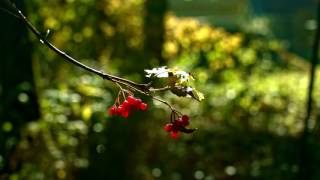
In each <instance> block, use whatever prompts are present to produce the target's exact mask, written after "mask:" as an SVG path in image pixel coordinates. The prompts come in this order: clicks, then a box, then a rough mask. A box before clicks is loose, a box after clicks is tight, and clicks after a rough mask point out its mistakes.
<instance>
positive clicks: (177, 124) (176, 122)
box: [173, 118, 183, 127]
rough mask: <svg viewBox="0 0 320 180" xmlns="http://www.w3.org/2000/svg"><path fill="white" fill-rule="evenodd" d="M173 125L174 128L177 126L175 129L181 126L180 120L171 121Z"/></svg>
mask: <svg viewBox="0 0 320 180" xmlns="http://www.w3.org/2000/svg"><path fill="white" fill-rule="evenodd" d="M173 124H174V125H175V126H177V127H181V126H183V122H182V119H181V118H179V119H177V120H174V121H173Z"/></svg>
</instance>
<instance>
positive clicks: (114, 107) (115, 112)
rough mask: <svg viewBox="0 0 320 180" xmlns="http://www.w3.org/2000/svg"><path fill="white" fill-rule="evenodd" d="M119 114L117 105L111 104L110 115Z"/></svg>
mask: <svg viewBox="0 0 320 180" xmlns="http://www.w3.org/2000/svg"><path fill="white" fill-rule="evenodd" d="M116 114H117V107H116V106H111V107H110V108H109V115H110V116H114V115H116Z"/></svg>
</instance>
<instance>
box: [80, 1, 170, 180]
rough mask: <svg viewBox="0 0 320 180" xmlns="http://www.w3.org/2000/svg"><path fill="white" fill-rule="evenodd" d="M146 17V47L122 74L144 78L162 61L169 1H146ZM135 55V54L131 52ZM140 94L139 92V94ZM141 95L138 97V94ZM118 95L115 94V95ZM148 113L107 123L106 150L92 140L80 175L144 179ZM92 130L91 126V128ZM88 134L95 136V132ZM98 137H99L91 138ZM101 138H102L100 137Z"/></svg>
mask: <svg viewBox="0 0 320 180" xmlns="http://www.w3.org/2000/svg"><path fill="white" fill-rule="evenodd" d="M144 7H145V12H146V13H145V17H144V35H145V42H144V44H145V46H144V49H143V52H136V57H138V58H132V57H131V59H130V57H126V58H127V59H130V61H129V62H126V63H125V64H124V66H123V67H122V68H121V69H120V70H119V71H120V72H121V74H126V75H131V74H132V73H136V72H138V73H139V75H140V77H141V79H143V77H144V74H143V70H144V69H145V68H149V66H150V64H151V63H150V60H152V59H157V61H159V62H160V63H163V58H162V56H161V52H162V45H163V41H164V38H163V37H164V31H165V30H164V22H163V21H164V14H165V12H166V10H167V2H166V0H146V1H145V6H144ZM131 56H133V57H134V56H135V55H131ZM137 96H138V94H137ZM138 97H139V96H138ZM114 98H116V94H114ZM148 117H150V116H149V115H148V112H135V113H133V115H132V116H130V118H129V119H123V118H118V117H115V118H112V119H111V120H110V121H109V122H107V129H106V142H105V143H104V144H105V152H103V153H100V154H99V153H98V152H97V145H98V144H99V143H102V144H103V142H101V141H100V142H99V140H97V141H96V142H93V141H89V143H90V145H89V146H90V152H89V156H90V157H89V161H90V166H89V168H88V169H87V170H86V171H82V172H81V173H80V174H79V176H78V178H80V179H88V178H90V177H96V179H138V180H140V179H143V178H145V174H143V173H144V172H145V158H146V156H147V154H146V153H147V152H146V149H147V144H145V141H148V140H147V138H148V137H147V136H145V134H147V131H150V130H148V129H147V125H146V124H147V122H146V121H149V119H147V118H148ZM91 129H92V128H91ZM90 134H91V135H89V137H94V132H91V133H90ZM92 139H99V138H92ZM100 140H101V139H100Z"/></svg>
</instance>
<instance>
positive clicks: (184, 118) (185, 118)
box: [181, 115, 189, 121]
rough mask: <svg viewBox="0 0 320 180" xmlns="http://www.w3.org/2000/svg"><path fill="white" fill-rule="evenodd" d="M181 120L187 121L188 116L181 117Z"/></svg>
mask: <svg viewBox="0 0 320 180" xmlns="http://www.w3.org/2000/svg"><path fill="white" fill-rule="evenodd" d="M181 119H182V120H183V121H189V116H188V115H183V116H182V117H181Z"/></svg>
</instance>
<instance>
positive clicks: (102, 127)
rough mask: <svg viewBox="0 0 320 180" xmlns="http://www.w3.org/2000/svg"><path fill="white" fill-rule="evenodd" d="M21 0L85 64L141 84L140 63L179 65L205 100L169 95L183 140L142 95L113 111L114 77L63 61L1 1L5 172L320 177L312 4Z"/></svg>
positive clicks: (0, 172) (179, 178) (36, 177)
mask: <svg viewBox="0 0 320 180" xmlns="http://www.w3.org/2000/svg"><path fill="white" fill-rule="evenodd" d="M16 4H17V6H18V8H20V9H21V10H22V11H23V12H24V13H25V14H26V15H27V16H28V17H29V19H30V21H31V22H32V23H33V24H35V26H36V27H37V28H39V29H40V31H41V32H42V33H43V34H46V32H47V30H48V29H49V30H50V34H49V35H48V37H47V38H48V40H49V41H51V42H52V43H53V44H55V45H56V46H57V47H59V48H60V49H62V50H64V51H65V52H67V53H68V54H71V55H72V56H74V57H76V58H78V59H80V60H81V61H82V62H84V63H86V64H88V65H90V66H92V67H96V68H97V69H101V70H103V71H105V72H109V73H112V74H116V75H119V76H121V77H125V78H128V79H131V80H134V81H137V82H145V78H144V72H143V71H144V69H146V68H153V67H158V66H164V65H165V66H168V67H180V68H182V69H184V70H186V71H188V72H191V73H192V74H193V75H194V76H195V77H196V79H197V81H196V86H197V88H198V89H199V90H201V91H202V92H203V93H204V94H205V100H204V101H202V102H201V103H199V102H197V101H195V100H192V99H190V98H179V97H176V96H174V95H173V94H172V93H163V94H161V96H162V98H164V99H166V100H168V101H169V102H171V103H172V104H173V105H174V106H175V107H177V108H178V109H180V110H181V111H182V112H183V113H185V114H189V115H190V116H191V125H192V127H197V128H198V129H199V130H198V131H196V132H195V133H193V134H192V135H188V134H183V135H182V136H181V137H180V138H179V139H172V138H170V137H169V136H168V133H166V132H165V131H164V130H163V129H162V127H163V125H164V124H165V123H167V122H168V120H169V119H170V111H169V110H168V109H167V107H165V106H163V105H162V104H159V103H158V102H153V101H152V100H150V99H148V98H146V97H143V96H142V98H143V99H144V100H145V101H147V102H148V104H149V110H148V111H147V112H138V113H135V114H134V115H133V116H132V117H130V118H129V119H122V118H118V117H109V116H108V114H107V109H108V107H110V106H112V104H113V103H114V99H115V97H116V96H117V93H118V89H117V86H114V84H112V83H110V82H108V81H105V80H103V79H101V78H100V77H98V76H96V75H93V74H90V73H88V72H85V71H84V70H82V69H80V68H78V67H76V66H74V65H72V64H70V63H67V62H65V61H64V60H63V59H62V58H61V57H59V56H57V55H56V54H54V53H53V52H52V51H50V50H49V49H48V48H47V47H45V46H44V45H42V44H41V43H40V41H39V40H38V39H37V38H36V37H35V36H34V35H33V34H31V33H30V32H29V31H28V30H27V28H26V26H25V25H24V24H23V23H22V22H21V21H20V20H19V19H18V18H16V17H14V16H12V15H10V14H8V13H7V12H6V11H4V10H3V8H2V9H1V10H0V22H1V27H0V179H10V180H18V179H26V180H29V179H30V180H42V179H45V180H51V179H68V180H69V179H79V180H81V179H119V180H131V179H137V180H143V179H147V180H149V179H150V180H151V179H172V180H188V179H203V180H220V179H221V180H229V179H230V180H233V179H235V180H238V179H245V180H248V179H259V180H261V179H262V180H263V179H265V180H270V179H272V180H277V179H279V180H280V179H281V180H283V179H288V180H289V179H296V178H297V177H305V178H306V179H314V180H316V179H319V178H320V172H319V171H318V169H319V168H320V142H319V141H320V139H319V132H320V131H319V123H320V117H319V116H317V112H318V111H319V108H320V105H319V104H320V101H319V100H320V99H319V98H318V97H319V95H320V91H319V89H320V86H319V85H320V84H319V83H320V79H319V78H316V79H315V87H314V94H313V97H314V100H313V101H312V105H313V107H314V108H313V111H312V112H311V117H310V120H309V123H308V124H307V127H306V126H305V116H306V108H307V107H306V99H307V88H308V83H309V69H310V68H309V67H310V61H311V58H312V57H311V52H312V45H313V43H314V36H315V33H316V29H317V20H316V7H317V1H315V0H294V1H289V0H283V1H280V2H279V1H270V0H269V1H267V0H264V1H258V0H215V1H209V0H197V1H196V0H188V1H187V0H167V1H166V0H99V1H98V0H78V1H75V0H59V1H41V0H31V1H22V0H20V1H16ZM318 51H319V49H318ZM319 75H320V72H319V71H316V73H315V76H319ZM306 130H307V131H308V137H307V138H305V139H303V141H302V140H301V137H302V135H303V133H304V132H305V131H306ZM304 150H306V151H305V153H301V152H304ZM299 172H300V175H299ZM301 173H302V175H301Z"/></svg>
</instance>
